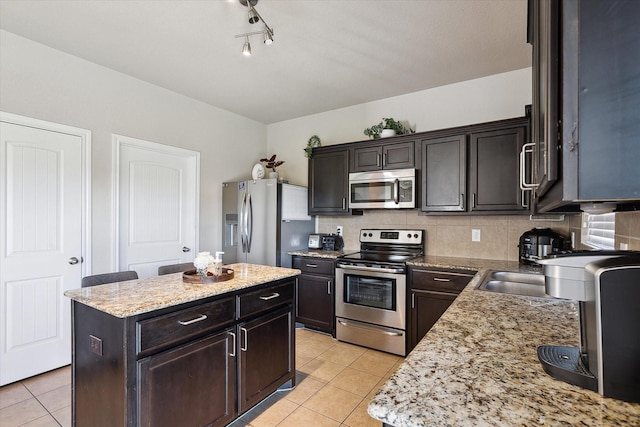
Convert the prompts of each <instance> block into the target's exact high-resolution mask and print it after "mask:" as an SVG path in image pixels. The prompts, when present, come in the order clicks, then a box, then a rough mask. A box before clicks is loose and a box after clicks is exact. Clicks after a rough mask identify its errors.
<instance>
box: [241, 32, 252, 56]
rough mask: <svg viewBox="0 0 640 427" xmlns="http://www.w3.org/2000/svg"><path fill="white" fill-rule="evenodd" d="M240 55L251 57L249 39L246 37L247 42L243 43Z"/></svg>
mask: <svg viewBox="0 0 640 427" xmlns="http://www.w3.org/2000/svg"><path fill="white" fill-rule="evenodd" d="M242 54H243V55H244V56H251V43H249V37H247V41H246V42H244V46H243V47H242Z"/></svg>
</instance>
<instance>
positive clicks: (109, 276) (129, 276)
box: [82, 271, 138, 288]
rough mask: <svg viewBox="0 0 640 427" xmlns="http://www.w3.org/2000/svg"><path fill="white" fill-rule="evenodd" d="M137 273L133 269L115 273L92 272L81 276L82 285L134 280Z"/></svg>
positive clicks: (84, 286)
mask: <svg viewBox="0 0 640 427" xmlns="http://www.w3.org/2000/svg"><path fill="white" fill-rule="evenodd" d="M137 278H138V273H136V272H135V271H117V272H115V273H104V274H94V275H93V276H86V277H83V278H82V287H83V288H86V287H89V286H96V285H103V284H105V283H115V282H124V281H126V280H135V279H137Z"/></svg>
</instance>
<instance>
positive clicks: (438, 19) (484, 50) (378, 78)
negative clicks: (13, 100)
mask: <svg viewBox="0 0 640 427" xmlns="http://www.w3.org/2000/svg"><path fill="white" fill-rule="evenodd" d="M256 9H257V10H258V12H259V13H260V15H262V17H263V18H264V19H265V20H266V22H267V23H268V24H269V26H270V27H271V28H273V29H274V33H275V36H274V39H275V42H274V43H273V44H272V45H271V46H266V45H264V44H263V43H262V39H261V38H260V37H259V36H254V37H252V38H251V39H250V41H251V46H252V51H253V55H252V56H251V57H244V56H243V55H242V54H241V50H242V46H243V43H244V39H241V38H234V36H235V35H236V34H240V33H245V32H251V31H260V30H262V29H263V27H262V25H260V24H254V25H251V24H249V23H248V20H247V10H246V7H244V6H242V5H240V3H239V2H238V1H237V0H234V1H228V0H196V1H191V0H141V1H138V0H128V1H114V0H62V1H57V0H0V28H2V29H4V30H6V31H9V32H12V33H14V34H17V35H20V36H23V37H26V38H28V39H31V40H34V41H36V42H39V43H42V44H45V45H47V46H50V47H53V48H55V49H58V50H61V51H64V52H68V53H70V54H72V55H75V56H78V57H80V58H84V59H86V60H88V61H91V62H94V63H97V64H100V65H103V66H105V67H108V68H111V69H113V70H117V71H120V72H122V73H125V74H128V75H131V76H134V77H136V78H139V79H141V80H145V81H147V82H150V83H153V84H155V85H157V86H161V87H163V88H166V89H169V90H172V91H175V92H178V93H181V94H184V95H186V96H189V97H191V98H195V99H198V100H200V101H203V102H205V103H208V104H211V105H214V106H217V107H220V108H223V109H225V110H229V111H232V112H234V113H237V114H240V115H242V116H245V117H249V118H251V119H254V120H257V121H259V122H262V123H266V124H269V123H274V122H278V121H282V120H287V119H292V118H296V117H302V116H306V115H309V114H315V113H319V112H323V111H328V110H333V109H337V108H341V107H347V106H350V105H356V104H360V103H364V102H369V101H374V100H378V99H383V98H388V97H392V96H396V95H402V94H406V93H410V92H416V91H419V90H424V89H429V88H432V87H437V86H442V85H446V84H450V83H455V82H460V81H464V80H469V79H474V78H479V77H484V76H488V75H492V74H497V73H502V72H506V71H511V70H517V69H521V68H525V67H529V66H530V65H531V48H530V46H529V45H528V44H527V43H526V39H525V37H526V9H527V2H526V0H261V1H260V2H259V3H258V4H257V5H256Z"/></svg>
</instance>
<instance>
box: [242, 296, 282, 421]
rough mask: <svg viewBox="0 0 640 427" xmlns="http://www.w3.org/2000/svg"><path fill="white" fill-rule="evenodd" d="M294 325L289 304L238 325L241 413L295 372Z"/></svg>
mask: <svg viewBox="0 0 640 427" xmlns="http://www.w3.org/2000/svg"><path fill="white" fill-rule="evenodd" d="M293 328H294V323H293V318H292V313H291V310H290V309H289V308H288V307H287V308H284V309H282V310H280V311H278V312H276V313H272V314H267V315H265V316H262V317H259V318H257V319H255V320H251V321H249V322H244V323H241V324H240V325H238V330H239V333H238V341H239V342H238V347H239V348H238V350H239V352H238V355H239V360H238V414H241V413H243V412H245V411H246V410H248V409H250V408H251V407H252V406H254V405H255V404H256V403H258V402H260V401H261V400H262V399H264V398H265V397H267V396H268V395H269V394H270V393H271V392H273V391H275V390H276V389H277V388H278V387H279V386H280V385H281V384H282V383H283V382H286V380H287V379H288V378H290V377H291V375H295V368H294V363H293V359H294V357H295V356H294V353H293V352H291V351H290V349H291V348H292V347H293V341H292V337H293V333H294V331H293Z"/></svg>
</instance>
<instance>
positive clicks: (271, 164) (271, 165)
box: [260, 154, 284, 179]
mask: <svg viewBox="0 0 640 427" xmlns="http://www.w3.org/2000/svg"><path fill="white" fill-rule="evenodd" d="M260 161H261V162H265V163H266V164H265V166H266V167H267V168H268V169H271V172H269V178H276V179H278V171H276V168H277V167H278V166H280V165H282V164H283V163H284V160H276V155H275V154H274V155H273V156H271V157H269V158H268V159H267V158H264V159H260Z"/></svg>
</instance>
